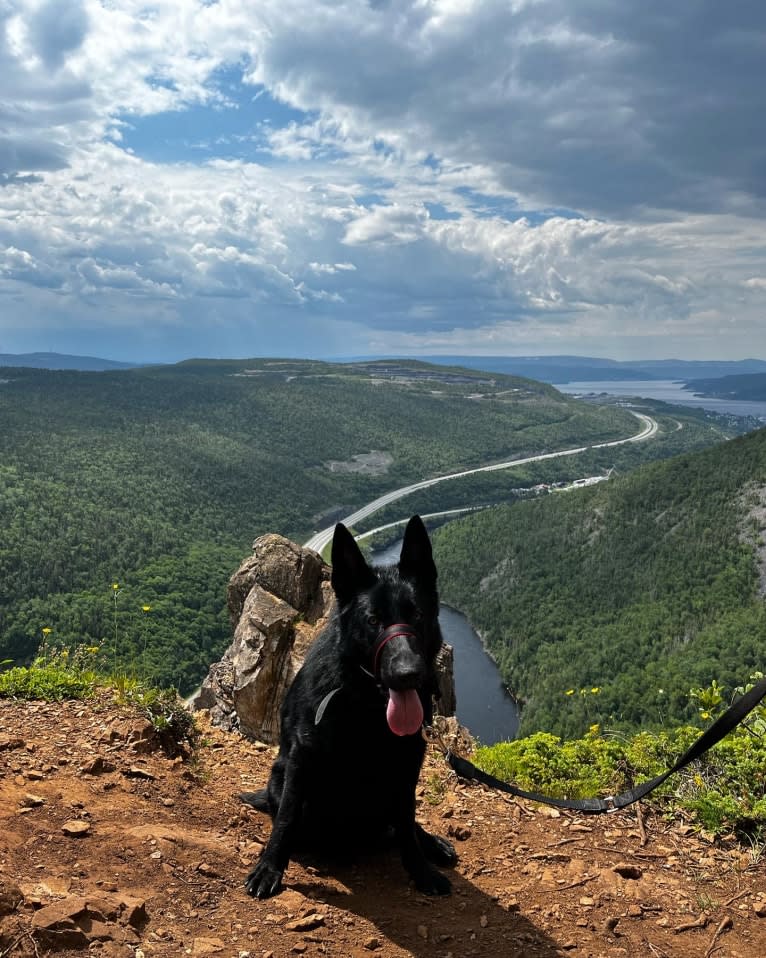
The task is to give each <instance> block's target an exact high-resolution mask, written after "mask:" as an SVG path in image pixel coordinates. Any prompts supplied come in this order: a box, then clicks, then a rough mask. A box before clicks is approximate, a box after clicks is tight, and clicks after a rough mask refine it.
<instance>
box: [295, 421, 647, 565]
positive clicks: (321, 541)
mask: <svg viewBox="0 0 766 958" xmlns="http://www.w3.org/2000/svg"><path fill="white" fill-rule="evenodd" d="M629 411H630V413H631V415H633V416H635V417H636V419H638V420H639V421H640V422H641V429H640V430H639V431H638V432H637V433H636V434H635V435H633V436H628V438H627V439H615V440H613V441H612V442H600V443H597V444H596V445H593V446H578V447H577V448H576V449H563V450H561V451H560V452H545V453H541V454H540V455H537V456H526V457H524V458H523V459H509V460H507V461H506V462H496V463H493V464H492V465H491V466H478V467H477V468H475V469H465V470H464V471H463V472H451V473H449V475H446V476H436V477H435V478H433V479H423V480H421V481H420V482H413V483H412V484H411V485H409V486H402V487H401V489H394V490H393V491H392V492H387V493H386V494H385V495H384V496H380V497H379V498H378V499H374V500H373V501H372V502H368V503H367V505H366V506H362V508H361V509H357V511H356V512H352V513H351V514H350V515H348V516H345V517H344V518H343V519H341V520H340V521H341V522H342V523H343V524H344V525H345V526H354V525H356V523H357V522H361V521H362V519H366V518H367V517H368V516H371V515H372V514H373V513H375V512H378V511H379V510H380V509H382V508H383V507H384V506H388V505H390V504H391V503H392V502H396V501H397V499H403V498H404V497H405V496H409V495H411V494H412V493H413V492H418V490H420V489H427V488H428V487H429V486H435V485H436V484H437V482H448V481H449V480H450V479H462V478H463V477H464V476H472V475H474V473H477V472H497V471H499V470H500V469H511V468H512V467H513V466H523V465H526V464H527V463H528V462H541V461H542V460H543V459H557V458H559V457H560V456H576V455H577V454H578V453H581V452H587V450H588V449H609V448H611V447H612V446H622V445H624V444H625V443H627V442H643V441H644V440H645V439H652V438H653V437H654V436H656V435H657V431H658V429H659V425H658V423H657V421H656V420H654V419H652V418H651V416H646V415H645V414H644V413H640V412H634V411H633V410H629ZM334 531H335V524H334V523H333V525H331V526H327V528H326V529H322V530H321V531H320V532H317V533H316V534H315V535H313V536H312V537H311V538H310V539H309V540H308V542H306V543H305V545H304V548H306V549H313V550H314V551H315V552H319V553H320V554H321V552H322V550H323V549H324V548H325V546H326V545H327V543H328V542H329V541H330V540H331V539H332V536H333V532H334Z"/></svg>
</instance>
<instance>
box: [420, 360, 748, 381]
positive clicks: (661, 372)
mask: <svg viewBox="0 0 766 958" xmlns="http://www.w3.org/2000/svg"><path fill="white" fill-rule="evenodd" d="M422 359H423V360H424V361H425V362H430V363H437V364H440V365H450V366H464V367H468V368H469V369H483V370H486V371H487V372H497V373H505V374H506V375H509V376H525V377H527V378H528V379H537V380H540V381H541V382H545V383H570V382H591V381H613V382H620V381H624V380H641V379H673V380H683V381H684V382H687V381H689V380H692V379H718V378H719V377H721V376H741V375H743V374H749V373H766V361H764V360H762V359H741V360H733V361H729V360H721V361H716V360H685V359H637V360H635V361H633V360H631V361H629V362H623V361H621V360H617V359H601V358H596V357H591V356H423V357H422Z"/></svg>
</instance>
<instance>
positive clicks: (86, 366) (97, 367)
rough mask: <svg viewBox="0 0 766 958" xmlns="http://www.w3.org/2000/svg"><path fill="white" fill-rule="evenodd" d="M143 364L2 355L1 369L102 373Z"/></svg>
mask: <svg viewBox="0 0 766 958" xmlns="http://www.w3.org/2000/svg"><path fill="white" fill-rule="evenodd" d="M141 365H143V364H142V363H121V362H119V361H118V360H116V359H99V358H98V357H96V356H70V355H68V354H66V353H0V367H3V366H5V367H11V368H18V367H24V368H25V369H74V370H79V371H82V372H100V371H103V370H108V369H109V370H111V369H135V368H136V367H138V366H141Z"/></svg>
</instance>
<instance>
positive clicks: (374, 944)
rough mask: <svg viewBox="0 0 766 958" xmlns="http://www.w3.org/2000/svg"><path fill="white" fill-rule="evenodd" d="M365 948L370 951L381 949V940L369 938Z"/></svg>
mask: <svg viewBox="0 0 766 958" xmlns="http://www.w3.org/2000/svg"><path fill="white" fill-rule="evenodd" d="M364 947H365V948H366V949H367V950H368V951H375V949H376V948H380V939H379V938H375V937H374V936H373V937H371V938H368V939H367V940H366V941H365V943H364Z"/></svg>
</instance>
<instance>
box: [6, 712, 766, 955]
mask: <svg viewBox="0 0 766 958" xmlns="http://www.w3.org/2000/svg"><path fill="white" fill-rule="evenodd" d="M201 725H202V726H203V732H204V743H203V745H202V746H201V747H200V748H199V750H198V754H197V756H196V757H195V759H194V760H193V761H191V762H190V761H182V760H180V759H171V758H169V757H168V756H167V755H166V754H165V753H163V752H162V751H161V750H160V749H158V748H157V747H156V742H155V741H154V740H153V737H152V735H151V730H150V728H149V727H147V725H146V723H145V722H144V721H143V720H142V719H140V718H137V717H136V715H135V713H134V712H131V711H130V710H128V709H125V708H121V707H118V706H115V705H114V704H113V703H112V702H111V700H110V699H109V698H108V697H106V696H103V697H101V698H100V699H98V700H97V701H95V702H89V703H79V702H65V703H60V704H50V703H31V704H30V703H11V702H0V956H2V958H5V956H6V955H7V956H16V958H18V956H25V958H33V956H44V955H47V954H52V953H55V954H58V955H62V956H69V955H83V954H85V953H88V954H93V955H96V956H104V958H117V956H119V958H130V956H136V958H149V956H165V955H168V956H170V955H192V956H204V955H221V956H224V958H230V956H233V958H247V956H251V958H293V956H295V955H306V956H322V955H327V956H338V958H348V956H354V958H362V956H370V955H374V956H378V958H401V956H405V955H412V956H416V958H431V956H433V958H464V956H483V958H484V956H488V958H495V956H496V958H553V956H564V955H571V956H582V958H585V956H591V958H595V956H608V958H618V956H656V958H663V956H672V958H692V956H693V958H702V956H710V958H713V956H716V958H725V956H729V958H735V956H739V958H759V956H762V955H764V954H766V856H764V858H763V859H760V860H759V859H758V855H757V853H756V852H754V851H752V850H749V849H743V848H742V847H740V846H737V845H735V844H734V843H727V842H713V841H711V840H707V839H706V838H705V837H704V836H701V835H699V834H697V833H695V832H694V831H693V830H692V829H691V827H690V826H688V825H686V824H684V823H683V822H679V821H678V820H677V819H676V820H674V821H664V820H663V819H662V818H661V817H659V816H657V815H647V817H646V820H645V821H643V822H639V820H638V818H637V816H636V813H635V812H634V811H631V812H621V813H618V814H616V815H610V816H608V817H605V818H598V819H592V818H578V817H576V816H574V815H567V814H559V813H557V812H551V811H544V810H541V809H539V808H536V807H534V806H531V805H529V804H527V803H524V802H518V801H514V800H509V799H506V798H505V797H501V796H499V795H497V794H493V793H491V792H488V791H485V790H483V789H482V788H481V787H479V786H472V785H461V784H460V783H459V782H457V781H456V780H455V779H454V777H453V776H452V775H451V774H450V772H449V770H448V769H447V768H446V766H445V765H444V762H443V760H442V759H441V757H440V756H439V755H438V754H436V753H434V754H433V755H429V758H428V760H427V765H426V767H425V768H424V770H423V775H422V778H421V786H420V807H419V818H420V820H421V821H422V822H423V823H424V824H426V825H427V827H429V828H430V829H432V830H434V831H437V832H440V833H442V834H446V835H449V836H451V837H452V839H453V840H454V842H455V844H456V846H457V849H458V852H459V854H460V863H459V865H458V866H457V868H456V869H454V871H453V873H452V880H453V888H454V893H453V895H452V896H450V897H449V898H442V899H430V898H427V897H424V896H422V895H420V894H418V893H417V892H415V891H414V889H413V888H412V887H410V886H409V885H408V884H407V881H406V879H405V874H404V871H403V869H402V867H401V865H400V863H399V861H398V858H397V855H396V853H395V852H394V851H391V852H385V853H381V854H379V855H376V856H372V857H370V858H368V859H366V860H364V861H361V862H358V863H356V864H335V865H329V864H327V863H323V862H319V861H313V860H311V859H308V858H307V859H303V860H301V861H300V862H293V863H291V864H290V867H289V868H288V871H287V873H286V890H285V891H284V892H283V894H281V895H280V896H278V897H277V898H274V899H271V900H268V901H264V902H258V901H253V900H252V899H250V898H249V897H248V896H247V895H246V894H245V892H244V889H243V886H242V881H243V878H244V876H245V874H246V872H247V870H248V867H249V865H250V864H251V862H252V861H253V859H254V858H255V857H256V855H257V854H258V851H259V849H260V847H261V843H262V842H263V841H264V840H265V839H266V838H267V836H268V833H269V822H268V820H267V819H266V818H264V816H262V815H260V814H259V813H257V812H255V811H253V810H251V809H248V808H245V807H243V806H241V805H240V804H239V803H238V801H237V799H236V794H237V793H238V792H239V791H240V790H242V789H252V788H254V787H258V786H260V785H262V784H263V783H264V782H265V780H266V777H267V774H268V769H269V766H270V762H271V759H272V756H273V751H272V750H271V749H270V748H268V747H266V746H263V745H259V744H255V743H250V742H246V741H245V740H243V739H241V738H239V737H237V736H234V735H228V734H226V733H223V732H220V731H218V730H216V729H212V728H209V727H207V726H205V724H204V719H202V720H201Z"/></svg>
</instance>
